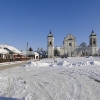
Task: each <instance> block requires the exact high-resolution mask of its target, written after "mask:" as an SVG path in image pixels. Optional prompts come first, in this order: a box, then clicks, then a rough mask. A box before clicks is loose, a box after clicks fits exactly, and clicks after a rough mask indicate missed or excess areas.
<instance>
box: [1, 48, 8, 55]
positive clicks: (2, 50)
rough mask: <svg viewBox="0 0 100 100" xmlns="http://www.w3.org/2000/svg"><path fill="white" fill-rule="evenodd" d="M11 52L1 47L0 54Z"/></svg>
mask: <svg viewBox="0 0 100 100" xmlns="http://www.w3.org/2000/svg"><path fill="white" fill-rule="evenodd" d="M7 53H9V52H8V51H7V50H5V49H3V48H0V54H7Z"/></svg>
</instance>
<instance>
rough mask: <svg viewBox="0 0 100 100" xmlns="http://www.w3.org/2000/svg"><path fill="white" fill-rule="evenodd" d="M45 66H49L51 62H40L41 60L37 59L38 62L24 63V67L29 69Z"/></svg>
mask: <svg viewBox="0 0 100 100" xmlns="http://www.w3.org/2000/svg"><path fill="white" fill-rule="evenodd" d="M43 66H49V63H45V62H39V61H37V62H34V61H30V62H28V63H27V64H26V65H24V66H23V67H24V68H25V69H27V70H30V69H32V68H34V67H43Z"/></svg>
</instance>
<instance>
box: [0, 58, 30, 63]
mask: <svg viewBox="0 0 100 100" xmlns="http://www.w3.org/2000/svg"><path fill="white" fill-rule="evenodd" d="M30 59H31V58H15V59H1V58H0V63H3V62H13V61H24V60H30Z"/></svg>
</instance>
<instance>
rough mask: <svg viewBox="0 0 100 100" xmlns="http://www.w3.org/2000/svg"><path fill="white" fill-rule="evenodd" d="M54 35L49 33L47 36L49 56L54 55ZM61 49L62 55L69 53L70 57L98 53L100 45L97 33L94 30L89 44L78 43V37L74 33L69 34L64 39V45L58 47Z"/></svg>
mask: <svg viewBox="0 0 100 100" xmlns="http://www.w3.org/2000/svg"><path fill="white" fill-rule="evenodd" d="M54 48H55V47H54V36H53V34H52V33H51V31H50V33H49V35H48V36H47V53H48V58H52V57H54ZM57 48H58V50H59V51H60V56H64V55H68V56H69V57H76V56H88V55H97V54H98V46H97V35H96V34H95V33H94V31H93V30H92V32H91V34H90V36H89V46H86V45H84V43H83V44H81V46H77V45H76V37H74V36H73V35H72V34H68V35H67V36H66V37H65V38H64V40H63V46H60V47H57Z"/></svg>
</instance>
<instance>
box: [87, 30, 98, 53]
mask: <svg viewBox="0 0 100 100" xmlns="http://www.w3.org/2000/svg"><path fill="white" fill-rule="evenodd" d="M89 43H90V53H91V55H98V46H97V35H96V34H95V33H94V31H93V30H92V32H91V35H90V37H89Z"/></svg>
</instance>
